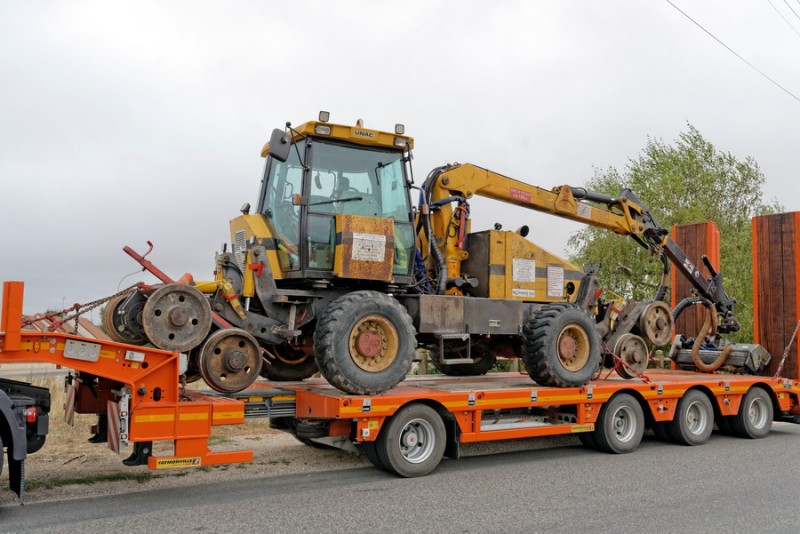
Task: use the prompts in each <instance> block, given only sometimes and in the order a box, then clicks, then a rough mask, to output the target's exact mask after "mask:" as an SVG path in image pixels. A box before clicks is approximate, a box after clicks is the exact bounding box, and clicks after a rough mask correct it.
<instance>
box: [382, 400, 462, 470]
mask: <svg viewBox="0 0 800 534" xmlns="http://www.w3.org/2000/svg"><path fill="white" fill-rule="evenodd" d="M446 440H447V431H446V430H445V427H444V421H442V418H441V416H440V415H439V414H438V413H437V412H436V410H434V409H433V408H431V407H430V406H427V405H425V404H420V403H414V404H409V405H407V406H405V407H403V408H401V409H400V410H398V411H397V413H395V414H394V415H393V416H392V417H391V418H389V421H388V422H386V423H384V427H383V428H382V429H381V431H380V434H378V440H377V442H376V443H375V448H376V450H377V453H378V459H379V461H380V463H381V466H383V468H385V469H386V470H388V471H389V472H391V473H395V474H397V475H400V476H402V477H407V478H411V477H422V476H425V475H427V474H428V473H430V472H431V471H433V470H434V469H436V466H438V465H439V462H441V461H442V456H443V455H444V449H445V445H446ZM379 467H380V466H379Z"/></svg>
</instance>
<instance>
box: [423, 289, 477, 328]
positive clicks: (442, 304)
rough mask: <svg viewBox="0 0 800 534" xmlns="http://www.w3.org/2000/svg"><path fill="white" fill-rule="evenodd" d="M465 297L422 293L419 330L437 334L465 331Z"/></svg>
mask: <svg viewBox="0 0 800 534" xmlns="http://www.w3.org/2000/svg"><path fill="white" fill-rule="evenodd" d="M465 300H466V299H465V298H464V297H451V296H446V295H422V296H420V298H419V327H418V329H419V331H420V332H423V333H436V334H460V333H463V332H464V301H465Z"/></svg>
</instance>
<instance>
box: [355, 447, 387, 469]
mask: <svg viewBox="0 0 800 534" xmlns="http://www.w3.org/2000/svg"><path fill="white" fill-rule="evenodd" d="M358 450H359V451H360V452H361V453H363V454H364V456H366V457H367V460H369V461H370V463H371V464H372V465H374V466H375V467H377V468H378V469H381V470H382V471H388V472H389V473H391V472H392V470H391V469H389V468H388V467H386V466H385V465H383V462H382V461H381V459H380V456H378V448H377V446H376V444H375V442H374V441H365V442H363V443H361V444H360V445H359V446H358Z"/></svg>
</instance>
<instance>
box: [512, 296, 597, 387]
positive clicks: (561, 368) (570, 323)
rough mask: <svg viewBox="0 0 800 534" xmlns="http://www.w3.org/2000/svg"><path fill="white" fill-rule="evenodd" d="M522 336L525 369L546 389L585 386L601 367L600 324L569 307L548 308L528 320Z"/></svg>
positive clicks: (567, 305) (553, 305) (558, 305)
mask: <svg viewBox="0 0 800 534" xmlns="http://www.w3.org/2000/svg"><path fill="white" fill-rule="evenodd" d="M522 336H523V345H522V357H523V359H524V361H525V368H526V369H527V371H528V374H529V375H530V376H531V378H533V380H535V381H536V383H538V384H541V385H543V386H554V387H576V386H582V385H584V384H586V383H587V382H589V380H591V379H592V376H594V373H595V371H597V369H598V368H599V366H600V334H599V332H598V331H597V325H596V324H595V322H594V320H593V319H592V318H591V317H589V316H588V315H586V314H585V313H584V312H582V311H581V310H579V309H578V308H576V307H574V306H571V305H569V304H564V303H556V304H549V305H546V306H544V307H543V308H542V309H541V310H540V311H539V313H537V314H536V315H534V316H532V317H531V318H530V319H528V321H527V323H526V324H525V328H524V329H523V334H522Z"/></svg>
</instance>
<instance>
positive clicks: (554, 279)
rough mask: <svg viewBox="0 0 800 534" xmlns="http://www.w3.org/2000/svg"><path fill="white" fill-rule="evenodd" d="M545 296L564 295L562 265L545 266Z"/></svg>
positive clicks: (558, 296)
mask: <svg viewBox="0 0 800 534" xmlns="http://www.w3.org/2000/svg"><path fill="white" fill-rule="evenodd" d="M547 296H548V297H549V298H560V297H562V296H564V267H563V266H562V265H558V264H553V265H548V266H547Z"/></svg>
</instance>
